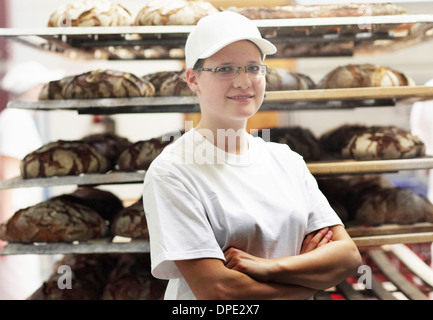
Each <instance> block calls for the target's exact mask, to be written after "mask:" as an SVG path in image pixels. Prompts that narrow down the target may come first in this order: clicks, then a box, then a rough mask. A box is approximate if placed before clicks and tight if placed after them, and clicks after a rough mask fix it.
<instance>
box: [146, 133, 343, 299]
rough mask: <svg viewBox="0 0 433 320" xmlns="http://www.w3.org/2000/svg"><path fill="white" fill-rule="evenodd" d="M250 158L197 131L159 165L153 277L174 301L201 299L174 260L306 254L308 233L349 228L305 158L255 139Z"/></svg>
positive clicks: (151, 212) (149, 201)
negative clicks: (231, 252)
mask: <svg viewBox="0 0 433 320" xmlns="http://www.w3.org/2000/svg"><path fill="white" fill-rule="evenodd" d="M248 142H249V149H248V152H247V153H245V154H242V155H233V154H228V153H226V152H224V151H223V150H222V149H219V148H217V147H215V146H214V145H213V144H212V143H210V142H209V141H207V140H206V139H205V138H204V137H203V136H202V135H201V134H200V133H198V132H197V131H196V130H194V129H191V130H190V131H188V132H187V133H185V134H184V135H183V136H182V137H181V138H179V139H178V140H176V141H175V142H174V143H172V144H170V145H169V146H167V147H166V148H165V149H164V151H163V152H162V153H161V154H160V155H159V156H158V157H157V158H156V159H155V160H154V161H153V162H152V164H151V166H150V168H149V170H148V171H147V173H146V177H145V180H144V189H143V190H144V192H143V203H144V210H145V212H146V217H147V223H148V227H149V232H150V246H151V250H150V251H151V258H152V273H153V275H154V276H155V277H157V278H162V279H170V281H169V285H168V287H167V291H166V295H165V298H166V299H195V297H194V295H193V293H192V292H191V290H190V288H189V286H188V284H187V283H186V281H185V279H184V278H183V277H182V275H181V273H180V272H179V270H178V269H177V267H176V264H175V263H174V261H176V260H186V259H197V258H216V259H221V260H224V254H223V252H224V250H226V249H227V248H229V247H236V248H238V249H241V250H244V251H246V252H248V253H250V254H253V255H255V256H259V257H263V258H274V257H283V256H292V255H297V254H299V251H300V249H301V245H302V241H303V239H304V237H305V235H306V234H308V233H310V232H312V231H314V230H317V229H320V228H323V227H325V226H332V225H336V224H342V223H341V220H340V219H339V218H338V216H337V214H336V213H335V211H334V210H333V209H332V208H331V206H330V205H329V203H328V201H327V200H326V198H325V197H324V196H323V194H322V193H321V192H320V191H319V189H318V187H317V182H316V180H315V179H314V178H313V176H312V175H311V174H310V172H309V171H308V168H307V166H306V165H305V162H304V160H303V159H302V157H301V156H300V155H298V154H297V153H295V152H293V151H291V150H290V148H289V147H288V146H287V145H283V144H277V143H271V142H265V141H264V140H262V139H261V138H257V137H253V136H251V135H248Z"/></svg>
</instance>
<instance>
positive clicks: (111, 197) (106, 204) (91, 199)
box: [53, 187, 123, 222]
mask: <svg viewBox="0 0 433 320" xmlns="http://www.w3.org/2000/svg"><path fill="white" fill-rule="evenodd" d="M60 197H61V198H67V199H68V200H70V201H72V202H75V203H79V204H81V205H84V206H86V207H89V208H91V209H93V210H95V211H96V212H97V213H98V214H99V215H100V216H101V217H102V218H104V219H105V220H106V221H109V222H111V221H112V220H113V218H114V217H115V216H116V215H117V214H118V213H119V212H120V211H121V210H122V209H123V204H122V201H121V200H120V199H119V198H118V197H117V196H116V195H115V194H113V193H111V192H109V191H106V190H100V189H97V188H93V187H79V188H77V189H76V190H75V191H74V192H72V193H69V194H65V195H61V196H60ZM53 199H55V198H53Z"/></svg>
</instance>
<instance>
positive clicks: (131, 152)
mask: <svg viewBox="0 0 433 320" xmlns="http://www.w3.org/2000/svg"><path fill="white" fill-rule="evenodd" d="M169 143H170V141H162V140H160V139H150V140H145V141H138V142H136V143H134V144H133V145H132V146H130V147H128V148H126V149H125V150H124V151H123V152H122V153H121V154H120V156H119V158H117V165H118V167H119V169H120V170H122V171H135V170H147V169H148V168H149V166H150V164H151V162H152V161H153V160H154V159H155V158H156V157H157V156H158V155H159V154H160V153H161V151H162V150H163V149H164V148H165V147H166V146H167V145H168V144H169Z"/></svg>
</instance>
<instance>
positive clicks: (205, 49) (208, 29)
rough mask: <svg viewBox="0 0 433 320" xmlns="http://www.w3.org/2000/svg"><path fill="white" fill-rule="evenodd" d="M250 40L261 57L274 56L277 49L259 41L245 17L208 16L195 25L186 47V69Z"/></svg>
mask: <svg viewBox="0 0 433 320" xmlns="http://www.w3.org/2000/svg"><path fill="white" fill-rule="evenodd" d="M239 40H249V41H251V42H253V43H254V44H256V45H257V47H259V49H260V50H261V51H262V54H263V55H264V56H265V55H267V54H274V53H275V52H277V48H276V47H275V46H274V45H273V44H272V43H271V42H269V41H268V40H265V39H263V38H262V35H261V34H260V31H259V29H258V28H257V26H256V25H255V24H254V22H252V21H251V20H250V19H248V18H247V17H245V16H243V15H241V14H238V13H235V12H231V11H222V12H218V13H214V14H211V15H208V16H206V17H204V18H202V19H200V21H199V22H198V23H197V26H196V27H195V29H194V30H193V31H192V32H191V33H190V34H189V36H188V39H187V40H186V45H185V58H186V67H187V68H193V67H194V65H195V64H196V62H197V61H198V60H199V59H206V58H209V57H210V56H211V55H213V54H214V53H216V52H218V51H219V50H221V49H222V48H224V47H225V46H227V45H229V44H231V43H233V42H236V41H239Z"/></svg>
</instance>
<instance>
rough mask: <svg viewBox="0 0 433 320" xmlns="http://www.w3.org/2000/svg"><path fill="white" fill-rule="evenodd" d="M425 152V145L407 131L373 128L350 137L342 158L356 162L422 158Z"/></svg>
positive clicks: (388, 127) (389, 127)
mask: <svg viewBox="0 0 433 320" xmlns="http://www.w3.org/2000/svg"><path fill="white" fill-rule="evenodd" d="M425 150H426V148H425V144H424V143H423V142H422V141H421V140H420V139H419V138H418V137H417V136H414V135H412V134H411V133H410V132H409V131H407V130H404V129H401V128H397V127H395V126H382V127H379V126H375V127H370V128H368V129H367V130H365V131H364V132H361V133H359V134H356V135H354V136H352V138H351V140H350V141H349V143H348V144H347V145H346V146H345V147H344V148H343V149H342V156H343V158H347V159H356V160H375V159H408V158H416V157H421V156H424V155H425Z"/></svg>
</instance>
